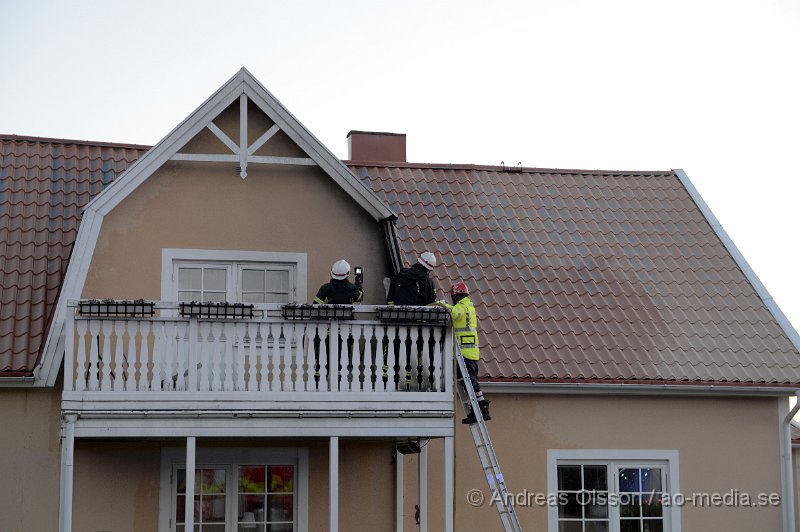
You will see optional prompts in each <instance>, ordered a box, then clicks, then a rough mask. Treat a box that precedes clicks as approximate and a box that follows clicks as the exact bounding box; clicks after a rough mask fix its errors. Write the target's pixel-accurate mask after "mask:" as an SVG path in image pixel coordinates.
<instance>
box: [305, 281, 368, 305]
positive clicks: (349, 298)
mask: <svg viewBox="0 0 800 532" xmlns="http://www.w3.org/2000/svg"><path fill="white" fill-rule="evenodd" d="M363 298H364V291H363V290H362V289H361V287H360V286H356V285H354V284H353V283H351V282H350V281H348V280H347V279H331V280H330V282H328V283H325V284H324V285H322V286H321V287H320V288H319V291H318V292H317V297H315V298H314V303H318V304H320V305H325V304H328V305H352V304H353V303H359V302H360V301H361V300H362V299H363Z"/></svg>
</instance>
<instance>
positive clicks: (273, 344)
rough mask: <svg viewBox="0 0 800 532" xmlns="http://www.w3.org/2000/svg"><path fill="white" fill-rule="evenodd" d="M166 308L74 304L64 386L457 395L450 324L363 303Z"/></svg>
mask: <svg viewBox="0 0 800 532" xmlns="http://www.w3.org/2000/svg"><path fill="white" fill-rule="evenodd" d="M73 306H74V304H73ZM157 308H158V312H159V313H160V314H161V316H156V317H152V318H129V317H110V318H94V317H83V316H79V315H76V313H75V312H70V313H69V318H68V323H67V325H66V333H67V338H66V364H65V369H66V372H65V375H66V377H65V391H66V392H82V394H87V393H92V392H104V393H102V394H101V395H104V396H111V395H114V394H115V392H119V393H124V394H126V396H127V397H130V394H131V393H133V394H136V395H138V394H143V395H144V394H150V393H152V392H162V394H161V395H160V397H162V398H163V397H170V396H169V395H165V393H171V394H175V398H178V397H181V396H182V394H191V395H192V396H195V397H197V396H198V393H202V392H238V393H237V394H236V395H237V396H238V395H239V394H252V395H248V397H249V398H250V399H253V400H258V397H259V395H258V394H267V395H269V396H270V397H271V398H273V400H274V398H275V397H279V396H276V395H275V394H279V393H283V392H304V393H308V394H319V393H333V394H339V393H344V392H349V393H357V394H364V397H365V399H366V397H367V395H368V394H387V393H397V392H426V395H427V393H429V392H443V393H445V394H452V333H451V330H450V327H449V326H444V325H434V324H426V323H418V324H410V325H409V324H390V323H382V322H379V321H376V320H375V319H374V316H375V307H369V306H358V307H356V318H359V319H355V320H341V321H337V320H320V321H306V320H285V319H283V318H282V317H280V312H279V309H280V307H279V306H277V305H262V306H259V307H258V310H259V311H260V312H259V314H263V317H258V318H252V319H244V320H230V319H217V320H214V319H197V318H184V317H179V316H177V315H175V314H177V313H176V312H175V310H174V309H175V308H176V305H175V304H159V305H158V306H157ZM360 318H364V319H360ZM73 395H74V394H73ZM92 395H94V394H92ZM287 397H288V396H287ZM292 397H295V398H296V397H297V394H296V393H294V394H292ZM350 397H352V396H350ZM373 397H374V395H373ZM428 397H429V398H431V397H430V396H429V395H428ZM408 399H411V397H410V396H408ZM420 400H422V397H420Z"/></svg>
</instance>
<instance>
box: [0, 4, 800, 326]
mask: <svg viewBox="0 0 800 532" xmlns="http://www.w3.org/2000/svg"><path fill="white" fill-rule="evenodd" d="M0 49H2V50H3V51H4V53H3V60H2V62H0V133H2V134H17V135H32V136H41V137H57V138H68V139H82V140H93V141H107V142H123V143H134V144H147V145H150V144H155V143H156V142H158V141H159V140H161V139H162V138H163V137H164V136H165V135H166V134H167V133H169V132H170V131H171V130H172V129H173V128H174V127H175V126H176V125H178V123H180V122H181V121H182V120H183V119H184V118H185V117H186V116H188V115H189V114H190V113H191V112H192V111H194V110H195V109H196V108H197V107H198V106H199V105H200V104H202V103H203V102H204V101H205V100H206V98H208V97H209V96H210V95H211V94H212V93H213V92H214V91H215V90H216V89H217V88H219V87H220V86H221V85H222V84H223V83H225V82H226V81H227V80H228V79H230V78H231V77H232V76H233V75H234V74H235V73H236V72H237V71H238V70H239V69H240V68H241V67H242V66H244V67H246V68H247V69H248V70H249V71H250V72H251V73H252V74H253V75H254V76H255V77H256V78H257V79H259V80H260V81H261V82H262V83H263V84H264V86H266V87H267V89H269V90H270V91H271V92H272V93H273V94H274V95H275V96H276V97H277V98H278V99H279V100H280V101H281V102H282V103H283V104H284V105H285V106H286V107H287V108H288V109H289V110H290V111H291V112H292V113H293V114H294V115H295V116H296V117H297V118H298V119H299V120H300V121H301V122H303V123H304V124H305V125H306V127H308V129H309V130H310V131H311V132H312V133H314V135H315V136H316V137H317V138H318V139H320V140H321V141H322V143H323V144H325V145H326V146H327V147H328V148H329V149H330V150H331V151H333V153H334V154H335V155H337V156H338V157H340V158H346V157H347V143H346V135H347V132H348V131H350V130H353V129H355V130H370V131H390V132H396V133H406V134H407V142H408V160H409V161H411V162H429V163H474V164H493V165H495V164H500V163H501V162H503V163H504V164H506V165H510V166H513V165H516V164H517V163H522V165H523V166H530V167H540V168H562V169H566V168H580V169H604V170H669V169H674V168H681V169H683V170H684V171H685V172H686V173H687V174H688V176H689V178H690V179H691V181H692V182H693V183H694V185H695V187H696V188H697V189H698V191H699V192H700V194H701V195H702V197H703V198H704V199H705V201H706V203H707V204H708V205H709V207H710V208H711V210H712V211H713V212H714V214H715V215H716V216H717V218H718V219H719V221H720V222H721V223H722V225H723V227H724V228H725V230H726V231H727V233H728V234H729V235H730V236H731V238H732V239H733V241H734V243H735V244H736V246H737V247H738V248H739V250H740V251H741V252H742V254H743V255H744V257H745V258H746V260H747V261H748V262H749V264H750V266H751V267H752V268H753V270H754V271H755V272H756V274H757V275H758V276H759V278H760V279H761V281H762V282H763V283H764V285H765V286H766V287H767V289H768V290H769V292H770V293H771V294H772V296H773V297H774V298H775V300H776V302H777V303H778V305H779V306H780V307H781V309H782V310H783V311H784V313H785V314H786V315H787V317H788V318H789V320H790V321H791V322H792V323H793V324H794V325H795V327H796V328H797V327H800V283H798V281H797V278H798V271H797V270H798V268H797V265H798V263H800V250H799V249H798V242H797V240H798V239H797V236H796V231H797V228H798V227H800V212H799V211H800V208H798V205H797V203H798V202H797V192H798V189H800V170H798V168H799V166H798V164H797V158H798V154H800V67H799V65H800V59H799V58H798V56H800V2H798V1H797V0H758V1H755V0H743V1H739V0H725V1H714V0H692V1H684V0H669V1H647V0H636V1H623V0H603V1H602V2H599V1H581V0H528V1H503V0H494V1H492V2H486V1H471V0H460V1H458V2H455V1H454V2H434V1H431V0H426V1H417V0H404V1H400V0H396V1H383V0H369V1H368V0H364V1H351V0H338V1H335V2H334V1H304V0H296V1H291V2H276V1H269V0H262V1H252V2H251V1H237V0H227V1H225V2H223V1H218V2H210V1H204V0H191V1H185V0H170V1H166V0H158V1H152V0H137V1H135V2H134V1H129V2H122V1H116V0H103V1H93V0H92V1H89V0H74V1H70V2H64V1H49V0H48V1H45V0H41V1H40V0H0Z"/></svg>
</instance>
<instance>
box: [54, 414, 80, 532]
mask: <svg viewBox="0 0 800 532" xmlns="http://www.w3.org/2000/svg"><path fill="white" fill-rule="evenodd" d="M76 419H77V416H74V415H68V416H66V417H65V419H64V439H63V440H62V442H61V489H60V492H61V504H60V505H59V507H58V529H59V530H60V531H61V532H71V531H72V487H73V470H74V466H75V420H76Z"/></svg>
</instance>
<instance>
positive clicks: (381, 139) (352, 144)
mask: <svg viewBox="0 0 800 532" xmlns="http://www.w3.org/2000/svg"><path fill="white" fill-rule="evenodd" d="M347 158H348V159H350V160H351V161H371V162H390V163H404V162H406V134H405V133H378V132H375V131H351V132H350V133H348V134H347Z"/></svg>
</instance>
